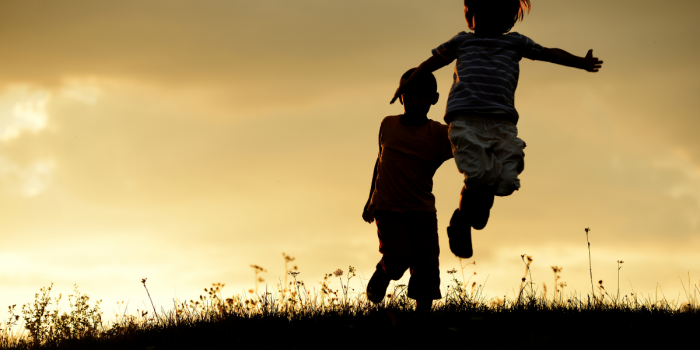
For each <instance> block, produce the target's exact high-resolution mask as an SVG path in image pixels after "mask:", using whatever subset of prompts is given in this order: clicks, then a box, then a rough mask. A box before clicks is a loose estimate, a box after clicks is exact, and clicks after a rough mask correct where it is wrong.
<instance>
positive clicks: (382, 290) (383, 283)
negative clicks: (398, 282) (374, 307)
mask: <svg viewBox="0 0 700 350" xmlns="http://www.w3.org/2000/svg"><path fill="white" fill-rule="evenodd" d="M389 282H391V279H390V278H389V276H387V275H386V272H384V270H383V269H382V267H381V266H377V269H376V270H374V274H372V277H371V278H370V279H369V283H367V299H369V301H371V302H372V303H374V304H378V303H381V302H382V300H384V295H386V289H387V288H388V287H389Z"/></svg>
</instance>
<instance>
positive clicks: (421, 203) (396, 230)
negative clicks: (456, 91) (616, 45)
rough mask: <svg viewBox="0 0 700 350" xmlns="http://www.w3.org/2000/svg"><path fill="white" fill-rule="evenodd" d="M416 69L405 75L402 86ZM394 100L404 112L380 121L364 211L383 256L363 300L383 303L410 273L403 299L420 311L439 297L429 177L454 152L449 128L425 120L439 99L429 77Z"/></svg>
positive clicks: (419, 79) (437, 249)
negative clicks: (392, 286)
mask: <svg viewBox="0 0 700 350" xmlns="http://www.w3.org/2000/svg"><path fill="white" fill-rule="evenodd" d="M414 70H415V68H414V69H411V70H409V71H408V72H406V73H405V74H404V75H403V77H401V82H402V83H403V82H405V80H406V79H407V78H408V77H409V76H411V74H413V71H414ZM398 98H399V99H400V101H401V103H402V104H403V107H404V111H405V113H404V114H402V115H397V116H391V117H386V118H384V120H382V123H381V127H380V128H379V155H378V157H377V162H376V163H375V165H374V174H373V176H372V186H371V189H370V195H369V199H367V204H365V207H364V210H363V213H362V218H363V219H364V220H365V221H367V222H368V223H372V222H373V221H374V220H375V219H376V221H377V235H378V236H379V252H381V253H382V254H383V256H382V259H381V260H380V261H379V263H378V264H377V268H376V270H375V272H374V274H373V275H372V278H371V279H370V281H369V283H368V284H367V297H368V299H369V300H370V301H372V302H373V303H379V302H381V301H382V299H383V298H384V295H385V294H386V289H387V287H388V286H389V282H390V281H391V280H398V279H400V278H401V277H402V276H403V274H404V273H405V272H406V270H408V269H410V272H411V279H410V280H409V282H408V294H407V295H408V297H409V298H412V299H415V300H416V310H417V311H419V312H421V313H423V312H427V311H430V308H431V306H432V303H433V300H434V299H440V298H441V297H442V296H441V293H440V269H439V260H438V256H439V255H440V247H439V245H438V228H437V216H436V210H435V196H433V193H432V191H433V175H435V171H437V169H438V168H439V167H440V165H441V164H442V163H443V162H444V161H446V160H448V159H450V158H452V149H451V145H450V141H449V139H448V137H447V131H448V129H447V128H448V127H447V125H444V124H441V123H439V122H436V121H433V120H430V119H428V117H427V114H428V111H429V110H430V107H431V106H432V105H434V104H436V103H437V102H438V99H439V98H440V95H439V94H438V93H437V81H436V80H435V77H434V76H433V75H432V73H427V74H422V75H420V76H417V77H415V78H414V79H413V82H412V84H411V87H410V88H407V89H403V92H402V93H401V94H400V95H398Z"/></svg>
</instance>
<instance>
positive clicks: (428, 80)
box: [401, 68, 437, 95]
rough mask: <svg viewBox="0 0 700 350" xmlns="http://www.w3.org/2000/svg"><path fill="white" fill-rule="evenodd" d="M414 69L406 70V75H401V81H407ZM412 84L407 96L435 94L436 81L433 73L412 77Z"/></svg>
mask: <svg viewBox="0 0 700 350" xmlns="http://www.w3.org/2000/svg"><path fill="white" fill-rule="evenodd" d="M416 69H417V68H411V69H409V70H407V71H406V73H403V75H402V76H401V80H408V78H410V77H411V75H413V72H414V71H415V70H416ZM412 84H413V87H412V88H411V91H409V92H408V93H409V94H421V95H431V94H434V93H436V92H437V79H435V76H434V75H433V73H429V74H421V75H419V76H416V77H413V80H412Z"/></svg>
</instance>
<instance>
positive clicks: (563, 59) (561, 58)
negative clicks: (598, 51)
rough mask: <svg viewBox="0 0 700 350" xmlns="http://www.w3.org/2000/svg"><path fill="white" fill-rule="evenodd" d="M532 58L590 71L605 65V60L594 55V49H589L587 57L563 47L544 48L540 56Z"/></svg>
mask: <svg viewBox="0 0 700 350" xmlns="http://www.w3.org/2000/svg"><path fill="white" fill-rule="evenodd" d="M531 58H532V59H535V60H538V61H546V62H552V63H556V64H560V65H562V66H568V67H574V68H580V69H585V70H587V71H589V72H597V71H598V70H600V68H601V67H602V66H603V61H601V60H599V59H598V57H593V50H588V53H587V54H586V57H579V56H575V55H572V54H570V53H568V52H566V51H564V50H561V49H548V48H543V49H542V51H541V53H540V55H539V56H537V57H531Z"/></svg>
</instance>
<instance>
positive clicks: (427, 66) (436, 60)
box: [390, 56, 451, 104]
mask: <svg viewBox="0 0 700 350" xmlns="http://www.w3.org/2000/svg"><path fill="white" fill-rule="evenodd" d="M450 62H451V61H447V60H446V59H444V58H442V57H440V56H430V58H428V59H427V60H425V61H424V62H423V63H421V64H420V66H418V68H416V70H415V71H413V74H411V76H410V77H409V78H408V79H407V80H402V81H401V84H400V85H399V88H398V89H396V93H395V94H394V98H392V99H391V102H390V103H391V104H393V103H394V101H396V99H398V98H399V97H400V96H401V95H403V94H405V93H406V91H409V90H410V89H411V87H412V86H413V81H415V79H414V78H415V77H417V76H420V75H421V74H430V73H432V72H434V71H436V70H438V69H440V68H442V67H444V66H446V65H448V64H450Z"/></svg>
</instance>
